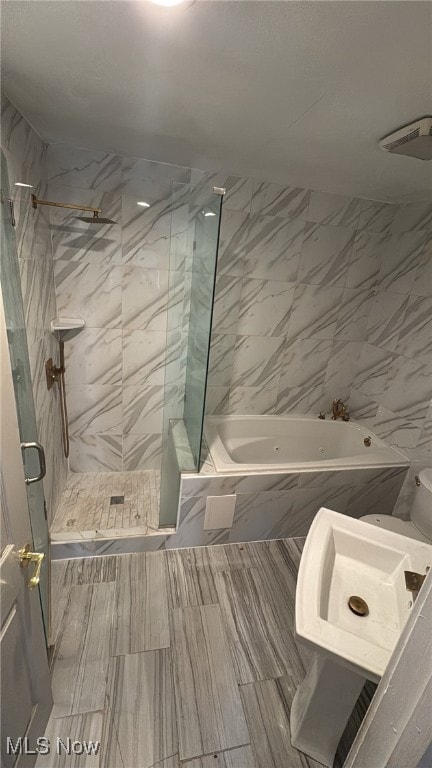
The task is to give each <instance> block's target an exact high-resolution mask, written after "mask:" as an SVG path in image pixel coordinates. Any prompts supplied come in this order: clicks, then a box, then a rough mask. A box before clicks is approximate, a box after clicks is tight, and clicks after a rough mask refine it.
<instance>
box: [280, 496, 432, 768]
mask: <svg viewBox="0 0 432 768" xmlns="http://www.w3.org/2000/svg"><path fill="white" fill-rule="evenodd" d="M431 565H432V546H431V545H430V544H426V543H423V542H420V541H416V540H415V539H409V538H407V537H406V536H401V535H400V534H398V533H394V532H393V531H387V530H385V529H383V528H378V527H376V526H373V525H370V524H369V523H365V522H363V521H361V520H357V519H354V518H351V517H348V516H346V515H341V514H339V513H338V512H333V511H332V510H330V509H325V508H324V507H323V508H322V509H320V510H319V512H318V514H317V515H316V517H315V520H314V522H313V524H312V526H311V528H310V531H309V534H308V537H307V539H306V544H305V547H304V550H303V555H302V559H301V562H300V569H299V574H298V580H297V591H296V634H297V636H298V637H299V639H300V640H302V642H304V643H305V644H307V645H308V646H309V648H310V649H311V650H312V651H313V652H314V655H313V660H312V663H311V667H310V669H309V671H308V673H307V675H306V677H305V679H304V681H303V683H302V684H301V685H300V686H299V688H298V689H297V691H296V694H295V697H294V701H293V705H292V708H291V718H290V720H291V742H292V744H293V746H294V747H296V748H297V749H299V750H300V751H301V752H305V753H306V754H307V755H309V756H310V757H313V758H314V759H315V760H318V761H319V762H320V763H322V764H323V765H326V766H328V768H332V766H333V761H334V756H335V753H336V749H337V745H338V743H339V740H340V737H341V736H342V733H343V731H344V729H345V726H346V724H347V722H348V718H349V716H350V714H351V712H352V709H353V707H354V705H355V702H356V700H357V698H358V696H359V694H360V692H361V690H362V687H363V684H364V682H365V680H372V681H373V682H378V681H379V679H380V677H381V676H382V674H383V672H384V669H385V667H386V666H387V663H388V661H389V658H390V656H391V653H392V651H393V649H394V647H395V645H396V642H397V640H398V638H399V636H400V633H401V632H402V629H403V627H404V625H405V623H406V620H407V618H408V615H409V611H410V608H411V607H412V603H413V599H414V595H413V593H412V592H409V591H407V589H406V583H405V571H415V572H416V573H420V574H425V573H426V570H427V568H429V567H430V566H431ZM354 596H355V597H358V598H361V601H364V604H363V603H362V602H361V601H360V604H358V601H351V604H352V606H353V607H354V608H355V610H357V611H360V614H359V613H354V612H353V610H352V608H350V607H349V601H350V598H352V597H354ZM361 614H364V615H361Z"/></svg>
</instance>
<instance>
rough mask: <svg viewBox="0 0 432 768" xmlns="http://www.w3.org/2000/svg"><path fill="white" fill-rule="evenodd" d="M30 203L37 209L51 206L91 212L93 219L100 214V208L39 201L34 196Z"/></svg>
mask: <svg viewBox="0 0 432 768" xmlns="http://www.w3.org/2000/svg"><path fill="white" fill-rule="evenodd" d="M31 201H32V207H33V208H37V207H38V205H51V206H53V207H54V208H72V210H74V211H91V212H92V213H93V216H94V217H95V218H97V217H98V216H99V214H100V213H102V208H91V207H90V206H88V205H72V203H56V202H54V201H53V200H39V198H37V197H36V195H32V196H31Z"/></svg>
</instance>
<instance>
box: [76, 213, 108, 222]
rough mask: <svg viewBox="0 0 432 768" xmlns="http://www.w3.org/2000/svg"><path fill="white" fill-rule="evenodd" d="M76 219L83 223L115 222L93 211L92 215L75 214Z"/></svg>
mask: <svg viewBox="0 0 432 768" xmlns="http://www.w3.org/2000/svg"><path fill="white" fill-rule="evenodd" d="M76 220H77V221H83V222H84V223H85V224H117V222H116V221H113V220H112V219H107V218H106V217H105V216H99V214H98V213H94V214H93V216H76Z"/></svg>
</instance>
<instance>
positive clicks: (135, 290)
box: [47, 144, 191, 472]
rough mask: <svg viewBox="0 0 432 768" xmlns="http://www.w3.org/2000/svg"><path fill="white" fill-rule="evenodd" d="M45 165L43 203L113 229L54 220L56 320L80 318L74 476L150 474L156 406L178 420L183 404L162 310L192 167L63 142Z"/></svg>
mask: <svg viewBox="0 0 432 768" xmlns="http://www.w3.org/2000/svg"><path fill="white" fill-rule="evenodd" d="M47 167H48V182H49V188H48V189H49V195H50V198H52V199H54V200H61V201H63V202H72V203H79V204H83V205H89V206H94V207H99V208H102V215H103V216H106V217H109V218H111V219H112V220H113V221H115V222H116V223H115V224H113V225H88V224H84V223H82V222H79V221H77V219H76V215H77V214H76V213H75V212H73V213H71V212H68V211H65V210H61V209H58V210H55V211H53V212H52V215H51V225H52V242H53V253H54V262H55V285H56V296H57V306H58V313H59V315H63V316H66V317H67V316H69V317H74V316H76V317H80V318H82V319H84V320H85V322H86V328H85V330H84V331H82V332H81V333H80V334H79V335H77V336H76V337H75V339H73V340H72V341H68V342H66V347H65V349H66V368H67V373H66V381H67V394H68V407H69V422H70V432H71V456H70V468H71V470H72V471H74V472H83V471H85V472H89V471H90V472H91V471H106V470H135V469H153V468H158V467H159V466H160V456H161V446H162V432H163V429H164V418H163V416H164V414H163V409H164V405H166V406H167V409H168V411H169V409H170V408H171V409H172V414H173V416H179V415H181V413H180V414H179V413H178V408H179V407H180V403H179V400H182V398H183V389H182V387H181V384H180V381H179V371H178V367H176V365H175V361H176V360H177V358H178V354H179V342H180V338H179V334H178V333H177V329H176V328H173V327H172V324H171V323H172V317H173V314H172V312H171V313H170V326H169V327H168V329H167V309H168V296H169V295H170V296H171V298H172V296H173V294H174V298H175V301H177V302H181V299H182V280H183V276H184V260H185V257H186V256H187V255H188V254H189V251H188V249H190V247H191V246H190V243H189V240H188V237H187V228H188V206H187V205H186V204H184V198H186V199H187V194H188V191H187V190H188V187H185V188H184V189H185V193H184V195H182V192H181V190H182V187H181V186H180V185H187V184H188V183H189V181H190V175H191V172H190V169H188V168H181V167H177V166H172V165H166V164H163V163H155V162H150V161H146V160H140V159H134V158H125V157H119V156H117V155H111V154H108V153H106V152H98V151H91V150H85V149H79V148H76V147H70V146H67V145H59V144H55V145H50V146H49V148H48V152H47ZM173 183H175V189H176V190H177V193H178V198H179V202H178V204H177V205H174V206H173V197H172V195H173V186H172V185H173ZM138 202H148V203H150V208H144V207H142V206H139V205H137V203H138ZM169 291H170V294H169ZM177 294H178V295H177ZM179 319H180V321H181V313H180V316H179ZM167 330H168V333H167ZM171 363H172V365H171ZM166 424H167V413H165V425H166Z"/></svg>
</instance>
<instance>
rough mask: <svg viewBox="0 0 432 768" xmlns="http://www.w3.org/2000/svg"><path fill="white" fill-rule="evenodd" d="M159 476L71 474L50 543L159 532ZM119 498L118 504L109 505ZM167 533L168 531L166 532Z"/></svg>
mask: <svg viewBox="0 0 432 768" xmlns="http://www.w3.org/2000/svg"><path fill="white" fill-rule="evenodd" d="M159 493H160V473H159V472H158V471H157V470H147V471H135V472H82V473H71V474H69V477H68V479H67V483H66V487H65V490H64V492H63V495H62V497H61V500H60V504H59V507H58V510H57V513H56V516H55V518H54V521H53V524H52V526H51V531H50V533H51V538H52V540H53V541H72V540H73V541H75V540H77V539H80V538H83V539H94V538H98V537H114V536H115V537H116V538H117V537H120V538H121V537H122V536H137V535H139V534H141V535H151V534H152V533H156V532H157V533H161V529H160V528H158V523H159ZM113 497H123V498H124V501H123V502H122V503H111V500H112V498H113ZM170 532H171V529H170Z"/></svg>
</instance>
